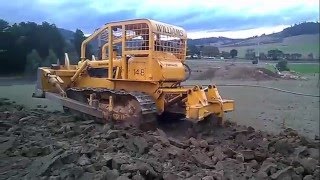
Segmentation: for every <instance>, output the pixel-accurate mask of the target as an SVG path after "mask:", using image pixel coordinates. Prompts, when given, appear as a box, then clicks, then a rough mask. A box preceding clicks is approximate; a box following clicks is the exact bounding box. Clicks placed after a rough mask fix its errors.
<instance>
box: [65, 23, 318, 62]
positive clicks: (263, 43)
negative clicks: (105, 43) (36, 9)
mask: <svg viewBox="0 0 320 180" xmlns="http://www.w3.org/2000/svg"><path fill="white" fill-rule="evenodd" d="M319 27H320V24H319V22H304V23H300V24H295V25H293V26H291V27H288V28H285V29H283V30H282V31H281V32H278V33H273V34H269V35H262V36H254V37H250V38H245V39H232V38H227V37H210V38H200V39H188V46H192V45H195V46H203V45H210V46H216V47H218V48H219V49H220V51H230V50H231V49H237V50H238V51H239V55H238V57H243V55H244V52H245V50H246V49H248V48H254V49H256V50H257V51H258V49H257V45H258V43H259V48H260V49H259V51H260V52H267V51H268V50H270V49H275V48H278V49H280V50H283V51H285V52H286V53H294V52H297V53H301V54H303V55H304V56H307V54H309V53H313V54H314V56H315V57H319ZM59 31H60V33H61V34H62V36H63V37H64V38H65V39H66V41H67V42H68V43H71V42H72V40H73V36H74V32H73V31H70V30H66V29H62V28H59ZM91 46H92V47H93V49H94V48H97V45H96V43H93V44H91Z"/></svg>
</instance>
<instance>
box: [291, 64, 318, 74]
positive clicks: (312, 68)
mask: <svg viewBox="0 0 320 180" xmlns="http://www.w3.org/2000/svg"><path fill="white" fill-rule="evenodd" d="M288 66H289V69H290V70H292V71H295V72H298V73H305V74H307V73H319V64H289V65H288Z"/></svg>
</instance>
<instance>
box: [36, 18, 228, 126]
mask: <svg viewBox="0 0 320 180" xmlns="http://www.w3.org/2000/svg"><path fill="white" fill-rule="evenodd" d="M92 43H95V44H97V45H98V47H99V48H98V49H99V50H98V52H97V53H96V54H94V55H90V56H91V57H88V55H87V54H88V52H86V50H87V46H88V45H89V44H92ZM186 45H187V34H186V31H185V30H184V29H182V28H180V27H177V26H173V25H169V24H165V23H162V22H158V21H154V20H149V19H134V20H127V21H120V22H111V23H107V24H105V25H104V26H103V27H101V28H100V29H97V30H96V31H95V32H94V33H93V34H91V35H90V36H89V37H88V38H87V39H85V40H84V41H83V42H82V45H81V57H80V61H79V62H78V64H76V65H71V64H70V62H69V58H68V55H67V54H66V57H65V62H64V64H63V65H60V64H53V65H51V67H40V68H39V69H38V77H37V78H38V82H37V85H36V91H35V93H34V94H33V97H38V98H48V99H51V100H56V101H58V102H59V103H61V104H62V106H63V108H64V110H65V111H69V112H73V113H80V114H82V115H88V116H91V117H94V118H95V119H98V120H100V121H103V122H104V123H108V122H112V123H114V122H116V123H119V124H124V125H130V126H135V127H140V126H141V125H143V124H145V123H146V124H147V123H151V122H154V121H155V120H156V119H157V118H158V117H161V116H162V115H164V114H174V115H178V116H179V117H182V118H184V119H186V120H188V121H192V122H199V121H203V120H205V119H210V118H214V117H216V118H218V123H219V124H222V123H223V117H224V113H225V112H228V111H233V110H234V101H233V100H226V99H222V98H221V96H220V95H219V92H218V89H217V87H216V86H215V85H209V86H207V87H202V86H200V85H193V86H184V85H182V84H183V82H184V81H186V80H187V79H188V77H189V75H190V73H191V70H190V68H189V67H188V66H187V65H186V64H185V59H186V49H187V48H186V47H187V46H186ZM175 117H177V116H175Z"/></svg>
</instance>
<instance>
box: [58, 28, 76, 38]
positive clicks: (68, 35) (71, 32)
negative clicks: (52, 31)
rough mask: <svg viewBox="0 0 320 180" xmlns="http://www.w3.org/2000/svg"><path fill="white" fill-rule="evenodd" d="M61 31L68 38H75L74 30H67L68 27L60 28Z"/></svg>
mask: <svg viewBox="0 0 320 180" xmlns="http://www.w3.org/2000/svg"><path fill="white" fill-rule="evenodd" d="M58 29H59V31H60V34H61V35H62V36H63V37H64V38H65V39H66V40H73V36H74V32H73V31H70V30H67V29H62V28H58Z"/></svg>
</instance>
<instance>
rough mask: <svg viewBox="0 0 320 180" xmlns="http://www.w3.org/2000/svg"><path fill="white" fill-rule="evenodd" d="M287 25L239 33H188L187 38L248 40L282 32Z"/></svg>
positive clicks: (240, 31)
mask: <svg viewBox="0 0 320 180" xmlns="http://www.w3.org/2000/svg"><path fill="white" fill-rule="evenodd" d="M286 27H288V26H287V25H280V26H273V27H261V28H254V29H246V30H239V31H216V32H215V31H198V32H188V38H191V39H197V38H205V37H219V36H221V37H228V38H248V37H252V36H255V35H258V36H260V35H262V34H271V33H276V32H280V31H282V30H283V29H284V28H286Z"/></svg>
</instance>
